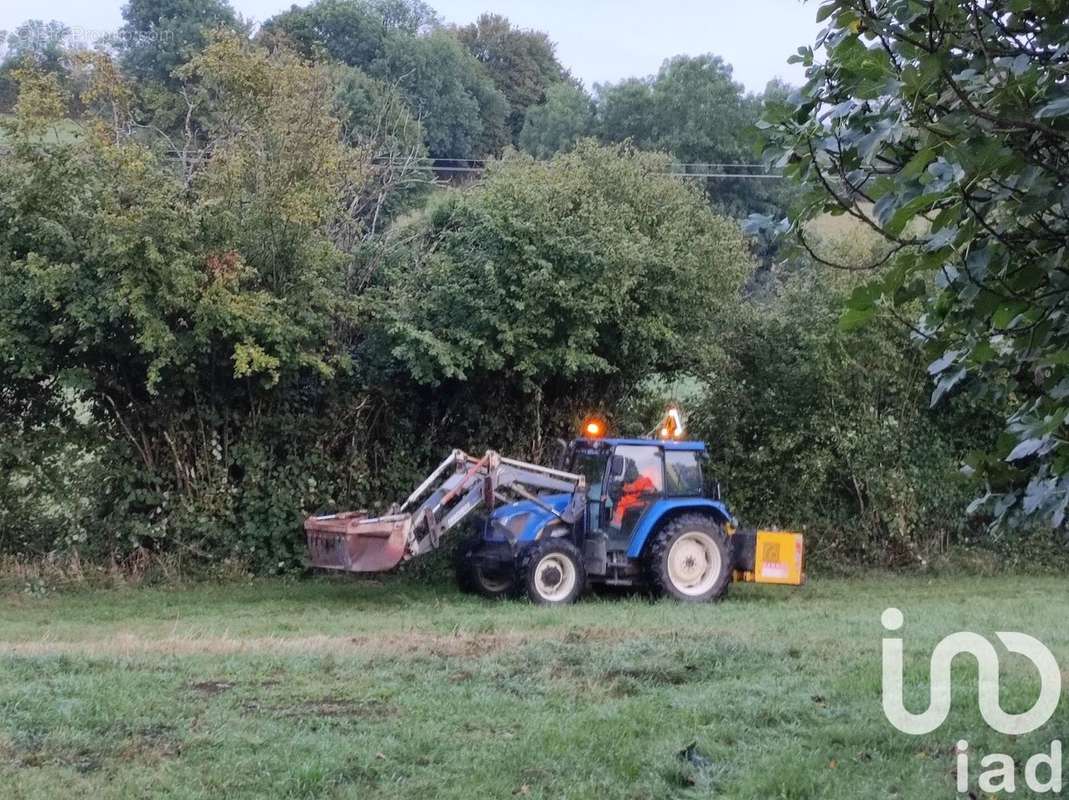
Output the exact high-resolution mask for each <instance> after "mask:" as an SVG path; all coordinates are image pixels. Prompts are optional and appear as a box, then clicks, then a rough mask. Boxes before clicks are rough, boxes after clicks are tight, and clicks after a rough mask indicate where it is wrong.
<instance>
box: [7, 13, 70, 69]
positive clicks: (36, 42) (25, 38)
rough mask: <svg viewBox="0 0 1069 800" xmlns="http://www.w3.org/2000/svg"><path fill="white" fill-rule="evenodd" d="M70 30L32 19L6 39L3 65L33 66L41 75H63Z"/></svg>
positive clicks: (59, 24) (60, 25) (65, 67)
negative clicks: (49, 73)
mask: <svg viewBox="0 0 1069 800" xmlns="http://www.w3.org/2000/svg"><path fill="white" fill-rule="evenodd" d="M70 34H71V29H70V28H68V27H67V26H66V25H64V24H63V23H62V22H57V21H56V20H52V21H51V22H48V23H45V22H44V21H43V20H39V19H31V20H28V21H27V22H24V23H22V24H21V25H19V27H17V28H16V29H15V30H14V32H13V33H11V34H10V35H8V37H7V54H6V56H5V58H4V65H5V66H6V65H22V66H32V67H34V68H35V69H38V70H40V71H43V72H55V73H57V74H61V75H62V74H64V73H66V71H67V65H66V64H65V63H64V62H65V59H66V57H67V45H66V42H67V37H68V36H70Z"/></svg>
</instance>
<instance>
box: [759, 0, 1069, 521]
mask: <svg viewBox="0 0 1069 800" xmlns="http://www.w3.org/2000/svg"><path fill="white" fill-rule="evenodd" d="M818 19H819V20H827V27H826V28H825V29H824V31H823V32H822V33H821V34H820V37H819V39H818V45H822V46H823V47H824V51H825V55H826V60H825V61H823V62H820V61H818V59H817V55H816V53H814V51H813V49H812V48H809V47H803V48H800V49H799V53H798V55H797V56H795V58H794V60H796V61H800V62H802V63H803V64H805V66H806V68H807V76H808V78H809V80H808V82H807V84H806V85H805V86H804V87H803V88H802V90H801V92H800V93H799V95H798V96H797V97H796V99H795V100H794V101H793V102H787V103H782V104H780V105H779V106H778V107H775V108H771V109H770V110H769V113H768V116H767V118H766V121H765V122H764V123H762V124H763V125H764V126H765V127H766V128H767V133H768V142H767V149H766V152H765V158H766V160H768V161H769V162H772V163H778V164H782V165H784V166H785V167H786V170H787V172H788V173H789V174H790V175H792V176H794V177H797V178H799V179H801V180H803V181H804V182H805V185H806V186H807V187H808V194H807V195H806V196H805V198H804V202H802V203H801V204H800V206H799V208H798V210H797V213H796V215H795V217H794V222H793V231H794V232H795V234H797V236H798V237H799V241H800V243H801V244H802V246H807V244H808V243H807V242H806V238H805V237H806V228H805V221H806V220H807V219H811V218H812V217H814V216H816V215H819V214H823V213H826V212H829V211H830V212H832V213H837V214H843V213H845V214H849V215H852V216H853V217H854V218H855V219H856V220H857V222H858V224H859V225H862V226H865V227H867V228H871V229H873V230H875V231H877V232H878V233H879V234H880V235H881V236H883V237H885V238H886V240H887V242H888V243H889V249H888V253H887V255H885V256H883V257H881V258H880V259H878V260H877V261H876V263H873V264H870V265H868V266H869V267H870V268H871V269H872V270H873V276H872V279H871V280H870V282H869V283H868V284H867V285H866V286H864V287H862V288H859V289H858V290H857V291H855V292H854V295H853V297H852V298H851V300H850V302H849V304H848V308H847V311H846V312H845V314H844V316H843V324H844V325H846V326H848V327H850V326H856V325H858V324H862V323H864V322H865V321H866V320H867V319H869V318H871V317H872V316H873V315H874V314H875V313H876V311H877V309H878V308H883V309H887V310H889V311H890V312H891V313H897V314H898V315H899V316H900V317H902V318H903V321H904V322H906V323H909V324H911V326H912V327H913V332H914V336H915V337H916V338H917V339H918V340H919V341H920V342H922V343H923V344H924V345H925V346H926V348H927V350H928V352H929V354H930V356H931V358H932V359H933V360H932V362H931V364H930V366H929V372H930V373H931V375H932V376H933V378H934V380H935V389H934V391H933V393H932V404H933V405H937V404H939V403H940V402H941V401H943V400H944V398H946V397H947V396H948V395H949V394H951V393H953V392H956V391H962V390H972V391H975V392H977V393H980V394H983V395H986V396H990V397H993V398H994V399H995V400H996V401H997V402H1000V403H1006V404H1008V405H1009V406H1010V407H1011V408H1012V409H1013V410H1012V412H1011V413H1010V414H1009V415H1008V416H1007V419H1006V432H1005V434H1004V435H1003V436H1002V437H1001V438H999V440H998V441H997V442H992V443H991V445H992V446H991V448H990V450H989V451H988V452H987V453H985V454H977V455H976V456H974V457H973V458H971V459H970V465H969V469H971V470H975V472H976V473H977V474H978V475H979V476H981V477H983V478H984V479H985V480H986V483H987V493H986V495H985V496H984V497H983V498H981V499H980V500H979V501H978V503H977V504H976V506H975V507H976V508H977V509H979V508H984V509H987V510H988V511H990V512H991V513H993V514H994V516H995V518H996V519H998V520H1001V521H1003V522H1012V521H1016V520H1019V519H1020V517H1022V516H1027V515H1032V514H1039V515H1042V516H1044V517H1046V518H1048V519H1050V520H1051V522H1052V523H1053V524H1054V525H1056V526H1060V525H1062V524H1063V523H1064V521H1065V512H1066V508H1067V505H1069V448H1067V447H1066V434H1067V428H1066V418H1067V416H1069V401H1067V398H1069V316H1067V315H1066V314H1065V311H1064V303H1065V300H1066V298H1067V297H1069V285H1067V282H1066V275H1067V274H1069V269H1067V266H1069V265H1067V262H1066V244H1067V243H1069V90H1067V89H1066V75H1067V74H1069V47H1066V44H1065V43H1066V41H1069V17H1067V16H1066V14H1065V5H1064V3H1062V2H1058V0H1032V1H1029V0H1012V2H1011V1H1006V0H995V1H994V2H986V1H985V2H980V1H979V0H940V1H939V2H934V3H927V4H923V5H922V4H915V3H904V2H903V3H880V4H876V5H873V4H870V3H866V2H860V1H859V0H831V1H829V2H824V3H822V4H821V6H820V9H819V12H818ZM765 222H767V221H765ZM756 223H757V224H762V221H760V220H757V221H756ZM885 265H886V266H885ZM922 296H923V297H926V299H927V307H926V312H925V313H924V315H923V316H922V317H921V318H920V319H919V320H916V319H911V318H910V317H909V314H908V312H907V311H906V309H907V308H908V303H910V302H911V301H912V300H914V299H915V298H917V297H922Z"/></svg>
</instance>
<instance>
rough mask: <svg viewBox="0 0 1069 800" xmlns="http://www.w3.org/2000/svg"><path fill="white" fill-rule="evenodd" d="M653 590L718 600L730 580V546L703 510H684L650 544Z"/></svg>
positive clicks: (691, 598) (687, 598)
mask: <svg viewBox="0 0 1069 800" xmlns="http://www.w3.org/2000/svg"><path fill="white" fill-rule="evenodd" d="M649 569H650V573H651V574H650V577H651V582H652V584H653V588H654V590H655V591H656V592H657V593H659V594H669V595H671V596H672V597H674V598H676V599H677V600H683V601H684V602H689V603H703V602H706V601H709V600H719V599H720V598H721V597H723V596H724V593H725V592H726V591H727V588H728V584H730V583H731V571H732V559H731V548H730V547H729V546H728V541H727V538H726V537H725V536H724V530H723V528H721V526H720V524H719V523H717V522H716V521H715V520H713V519H712V518H710V517H708V516H705V515H703V514H684V515H683V516H681V517H678V518H677V519H674V520H672V521H671V522H670V523H668V524H667V525H665V527H664V528H663V529H662V530H661V531H660V533H658V534H657V538H656V539H654V541H653V544H652V546H651V547H650V557H649Z"/></svg>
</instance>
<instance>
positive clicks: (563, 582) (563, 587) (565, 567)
mask: <svg viewBox="0 0 1069 800" xmlns="http://www.w3.org/2000/svg"><path fill="white" fill-rule="evenodd" d="M519 579H520V582H521V584H522V585H523V587H524V589H525V591H526V593H527V597H528V598H529V599H530V601H531V602H532V603H537V604H539V605H546V606H550V605H552V606H556V605H566V604H568V603H574V602H575V601H576V600H578V599H579V595H581V594H582V593H583V589H585V588H586V567H584V566H583V557H582V556H581V555H580V554H579V551H578V550H577V549H576V547H575V545H573V544H572V543H571V542H569V541H568V540H567V539H546V540H545V541H543V542H539V543H538V544H536V545H533V546H531V547H529V548H528V549H527V550H526V551H525V552H524V553H523V555H521V556H520V567H519Z"/></svg>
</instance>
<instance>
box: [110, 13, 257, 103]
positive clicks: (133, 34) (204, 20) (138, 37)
mask: <svg viewBox="0 0 1069 800" xmlns="http://www.w3.org/2000/svg"><path fill="white" fill-rule="evenodd" d="M123 19H124V20H125V24H124V25H123V26H122V28H121V29H120V30H119V41H118V45H119V52H120V55H121V57H122V65H123V68H124V69H125V70H126V71H127V73H129V74H130V75H131V76H133V77H134V78H136V79H137V80H140V81H155V82H157V83H160V84H164V85H166V86H174V85H175V81H174V79H173V78H172V77H171V74H172V73H173V72H174V71H175V69H177V68H178V67H180V66H182V65H183V64H185V63H186V62H187V61H189V59H190V58H192V57H193V55H194V54H196V53H197V52H198V51H200V50H201V49H203V47H204V46H205V45H206V44H207V41H208V39H207V36H208V33H209V32H210V31H213V30H216V29H218V28H226V29H229V30H239V29H242V28H243V25H242V23H241V22H240V21H239V20H238V17H237V15H236V14H235V13H234V9H233V8H232V7H231V5H230V3H229V2H227V0H129V2H127V4H126V5H125V6H123Z"/></svg>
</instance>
